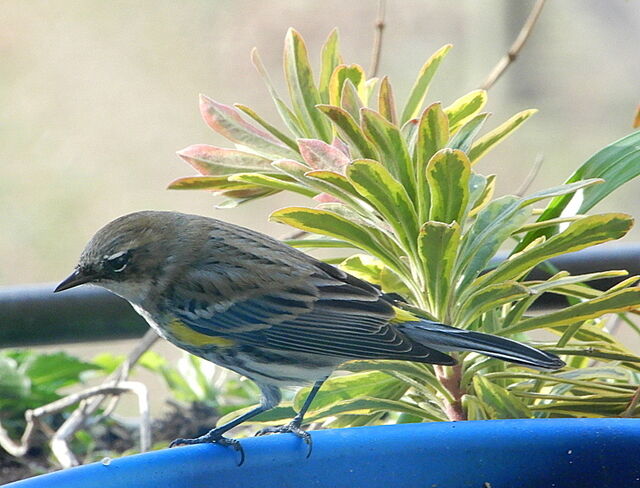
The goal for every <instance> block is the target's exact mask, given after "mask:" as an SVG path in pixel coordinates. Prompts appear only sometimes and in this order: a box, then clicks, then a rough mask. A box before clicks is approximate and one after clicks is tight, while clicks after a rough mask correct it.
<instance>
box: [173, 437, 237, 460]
mask: <svg viewBox="0 0 640 488" xmlns="http://www.w3.org/2000/svg"><path fill="white" fill-rule="evenodd" d="M194 444H218V445H220V446H225V447H231V448H233V450H234V451H236V452H239V453H240V462H239V463H238V466H241V465H242V463H244V449H242V445H241V444H240V441H239V440H237V439H230V438H228V437H224V436H223V435H222V433H221V432H216V429H213V430H210V431H209V432H207V433H206V434H205V435H201V436H200V437H196V438H195V439H182V438H180V439H175V440H173V441H171V444H169V448H172V447H177V446H191V445H194Z"/></svg>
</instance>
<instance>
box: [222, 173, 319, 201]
mask: <svg viewBox="0 0 640 488" xmlns="http://www.w3.org/2000/svg"><path fill="white" fill-rule="evenodd" d="M229 181H238V182H240V183H250V184H252V185H258V186H264V187H267V188H271V189H273V190H278V191H281V190H282V191H291V192H294V193H299V194H300V195H304V196H305V197H310V198H313V197H314V196H316V195H317V194H318V192H317V191H314V190H310V189H308V188H306V187H305V186H303V185H301V184H299V183H294V182H292V181H284V180H281V179H278V178H274V177H273V176H268V175H262V174H257V173H238V174H235V175H231V176H230V177H229Z"/></svg>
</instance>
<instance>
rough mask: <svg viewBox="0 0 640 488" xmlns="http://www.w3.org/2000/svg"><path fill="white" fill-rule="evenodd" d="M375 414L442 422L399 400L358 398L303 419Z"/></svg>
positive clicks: (314, 419)
mask: <svg viewBox="0 0 640 488" xmlns="http://www.w3.org/2000/svg"><path fill="white" fill-rule="evenodd" d="M377 412H384V413H388V412H399V413H406V414H408V415H415V416H416V417H419V418H421V419H425V420H431V421H435V422H438V421H442V420H443V419H442V418H440V417H436V416H434V415H432V414H430V413H429V412H428V411H427V410H424V409H422V408H420V407H418V406H415V405H412V404H410V403H408V402H404V401H399V400H389V399H386V398H371V397H360V398H354V399H351V400H344V401H342V402H338V403H334V404H333V405H330V406H329V407H327V408H324V409H322V410H317V411H314V412H313V414H311V415H309V416H308V417H306V418H305V421H306V422H317V421H318V420H320V419H323V418H326V417H333V416H334V415H339V414H345V413H350V414H360V415H370V414H372V413H377Z"/></svg>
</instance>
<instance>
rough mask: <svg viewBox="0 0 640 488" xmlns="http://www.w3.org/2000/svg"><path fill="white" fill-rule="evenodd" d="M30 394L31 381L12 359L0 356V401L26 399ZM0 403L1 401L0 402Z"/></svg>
mask: <svg viewBox="0 0 640 488" xmlns="http://www.w3.org/2000/svg"><path fill="white" fill-rule="evenodd" d="M30 392H31V381H30V379H29V377H28V376H27V375H26V374H25V373H24V372H22V371H19V370H18V364H17V363H16V361H15V360H14V359H12V358H9V357H6V356H0V399H5V400H7V399H18V398H26V397H27V396H29V394H30ZM0 401H1V400H0Z"/></svg>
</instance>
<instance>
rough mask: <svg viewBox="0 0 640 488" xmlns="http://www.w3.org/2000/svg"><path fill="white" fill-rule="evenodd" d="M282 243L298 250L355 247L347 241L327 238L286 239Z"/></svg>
mask: <svg viewBox="0 0 640 488" xmlns="http://www.w3.org/2000/svg"><path fill="white" fill-rule="evenodd" d="M282 242H284V243H285V244H286V245H287V246H291V247H296V248H298V247H300V248H351V247H353V244H351V243H349V242H346V241H340V240H338V239H325V238H319V239H313V238H307V239H286V240H284V241H282Z"/></svg>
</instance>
